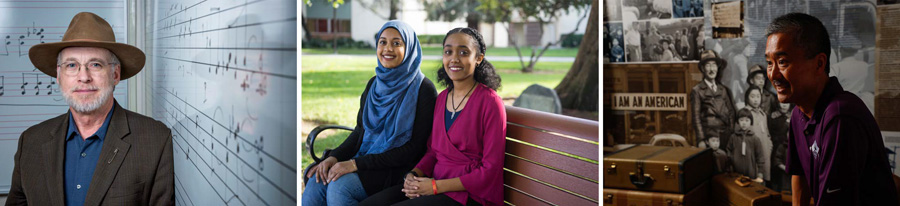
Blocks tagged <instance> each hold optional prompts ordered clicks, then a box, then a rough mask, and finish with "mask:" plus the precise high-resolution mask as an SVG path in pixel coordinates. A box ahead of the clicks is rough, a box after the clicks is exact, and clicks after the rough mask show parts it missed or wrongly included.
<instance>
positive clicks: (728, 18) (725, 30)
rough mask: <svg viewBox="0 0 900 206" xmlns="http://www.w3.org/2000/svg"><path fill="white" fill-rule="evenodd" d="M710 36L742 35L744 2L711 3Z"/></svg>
mask: <svg viewBox="0 0 900 206" xmlns="http://www.w3.org/2000/svg"><path fill="white" fill-rule="evenodd" d="M712 37H713V38H714V39H720V38H741V37H744V2H743V1H730V2H720V3H712Z"/></svg>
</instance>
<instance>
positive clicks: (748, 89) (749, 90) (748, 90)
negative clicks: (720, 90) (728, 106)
mask: <svg viewBox="0 0 900 206" xmlns="http://www.w3.org/2000/svg"><path fill="white" fill-rule="evenodd" d="M753 90H756V91H759V98H760V101H759V106H757V107H762V104H763V102H762V89H760V88H759V87H756V86H750V87H748V88H747V91H745V92H744V103H747V106H750V92H751V91H753Z"/></svg>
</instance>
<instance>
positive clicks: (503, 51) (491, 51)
mask: <svg viewBox="0 0 900 206" xmlns="http://www.w3.org/2000/svg"><path fill="white" fill-rule="evenodd" d="M521 49H522V57H523V58H525V59H526V60H527V59H528V56H531V49H530V48H526V47H522V48H521ZM301 51H302V52H303V54H333V53H334V50H332V49H331V48H327V49H324V48H316V49H310V48H304V49H302V50H301ZM535 52H536V53H540V50H537V51H535ZM441 53H442V48H441V47H437V46H424V47H422V54H425V55H434V56H439V55H441ZM338 54H373V55H374V54H375V49H338ZM577 54H578V48H554V49H547V51H546V52H544V56H542V57H575V56H576V55H577ZM494 55H496V56H519V55H518V54H517V53H516V49H515V48H513V47H507V48H494V47H490V48H488V49H487V56H488V57H490V56H494ZM536 55H537V54H535V56H536Z"/></svg>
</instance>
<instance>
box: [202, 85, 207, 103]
mask: <svg viewBox="0 0 900 206" xmlns="http://www.w3.org/2000/svg"><path fill="white" fill-rule="evenodd" d="M206 93H207V92H206V82H203V103H206V100H207V99H206Z"/></svg>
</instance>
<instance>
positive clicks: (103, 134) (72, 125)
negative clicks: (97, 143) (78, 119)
mask: <svg viewBox="0 0 900 206" xmlns="http://www.w3.org/2000/svg"><path fill="white" fill-rule="evenodd" d="M113 110H116V107H113V108H111V109H110V110H109V113H106V119H105V120H103V125H100V129H97V132H94V135H93V136H97V137H98V138H100V140H101V141H102V140H104V138H106V130H107V128H109V120H110V119H112V113H113ZM75 134H78V135H79V136H82V137H84V136H83V135H82V134H81V133H80V132H78V126H76V125H75V119H74V117H72V112H71V111H69V132H68V133H67V135H66V141H68V140H69V139H71V138H74V137H75Z"/></svg>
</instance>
